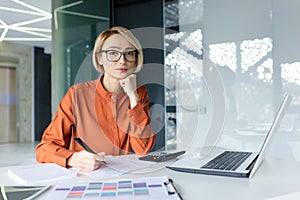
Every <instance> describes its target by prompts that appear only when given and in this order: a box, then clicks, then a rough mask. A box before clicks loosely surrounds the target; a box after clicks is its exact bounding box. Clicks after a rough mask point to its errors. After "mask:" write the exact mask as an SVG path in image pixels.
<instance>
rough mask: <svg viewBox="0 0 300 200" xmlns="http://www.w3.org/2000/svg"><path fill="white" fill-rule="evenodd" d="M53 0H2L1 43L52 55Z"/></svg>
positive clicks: (0, 12) (0, 7)
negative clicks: (41, 49)
mask: <svg viewBox="0 0 300 200" xmlns="http://www.w3.org/2000/svg"><path fill="white" fill-rule="evenodd" d="M51 18H52V16H51V0H1V2H0V41H5V42H13V43H18V44H24V45H30V46H38V47H43V48H45V52H46V53H51Z"/></svg>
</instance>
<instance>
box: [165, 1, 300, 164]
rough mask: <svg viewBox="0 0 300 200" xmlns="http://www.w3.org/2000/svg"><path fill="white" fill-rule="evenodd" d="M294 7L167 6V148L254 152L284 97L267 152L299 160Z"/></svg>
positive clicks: (299, 30) (299, 67) (299, 68)
mask: <svg viewBox="0 0 300 200" xmlns="http://www.w3.org/2000/svg"><path fill="white" fill-rule="evenodd" d="M299 9H300V3H299V2H298V1H296V0H288V1H284V2H282V1H279V0H266V1H259V0H254V1H253V0H245V1H239V0H230V1H217V0H192V1H191V0H171V1H168V0H166V1H165V28H166V32H165V33H166V34H165V49H166V56H165V85H166V88H167V91H166V105H167V115H168V118H167V119H168V121H167V123H166V125H167V128H166V130H167V138H168V142H167V144H168V149H174V148H180V149H188V150H191V151H193V150H196V152H200V151H201V150H204V149H206V147H208V148H210V147H211V146H215V145H218V146H224V147H227V148H233V149H249V150H253V151H255V150H258V148H259V147H260V146H261V143H262V142H263V140H264V139H265V136H266V134H267V132H268V129H269V128H270V126H271V123H272V121H273V117H274V115H275V114H276V112H277V109H278V108H279V105H280V103H281V101H282V99H283V96H284V94H286V93H289V94H291V95H293V96H294V99H293V101H292V105H291V106H290V109H289V111H288V113H287V115H286V116H285V118H284V120H283V122H282V124H281V128H280V131H279V133H278V134H277V136H276V138H275V141H274V143H273V145H272V147H271V150H270V153H271V154H272V155H274V156H283V155H285V156H290V157H291V158H295V159H299V160H300V156H299V155H297V154H295V152H297V151H299V148H300V137H299V133H300V129H299V125H298V124H299V123H297V121H299V118H300V117H299V115H300V112H299V111H300V87H299V84H300V83H299V80H300V64H299V63H300V55H299V53H297V52H299V48H300V38H299V37H298V36H299V34H300V27H299V26H298V25H296V22H297V21H298V19H300V14H299V12H297V10H299ZM168 107H169V108H173V111H174V110H175V111H176V112H168ZM174 122H175V123H174ZM283 149H284V152H285V153H286V154H285V153H281V152H279V151H281V150H283ZM199 150H200V151H199Z"/></svg>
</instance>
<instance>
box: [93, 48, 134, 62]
mask: <svg viewBox="0 0 300 200" xmlns="http://www.w3.org/2000/svg"><path fill="white" fill-rule="evenodd" d="M112 51H114V52H118V53H120V56H119V58H118V59H116V60H110V59H109V58H108V56H107V52H112ZM128 52H135V53H136V55H135V61H130V60H128V59H127V58H126V53H128ZM98 53H105V55H106V59H107V60H108V61H109V62H117V61H119V60H120V59H121V57H122V56H124V58H125V60H126V61H127V62H136V61H137V57H138V55H139V53H140V52H139V51H138V50H137V49H135V50H130V51H123V52H121V51H118V50H101V51H99V52H98Z"/></svg>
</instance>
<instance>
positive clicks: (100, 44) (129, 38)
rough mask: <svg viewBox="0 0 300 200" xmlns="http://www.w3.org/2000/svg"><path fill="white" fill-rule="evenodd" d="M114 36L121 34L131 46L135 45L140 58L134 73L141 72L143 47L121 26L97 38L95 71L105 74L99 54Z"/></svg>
mask: <svg viewBox="0 0 300 200" xmlns="http://www.w3.org/2000/svg"><path fill="white" fill-rule="evenodd" d="M114 34H120V35H121V36H122V37H124V38H125V39H126V40H127V41H128V42H129V43H130V44H131V45H133V46H134V47H135V48H136V50H138V52H139V53H138V57H137V61H136V69H135V70H134V73H136V72H139V71H140V70H141V68H142V65H143V59H144V56H143V51H142V46H141V44H140V42H139V41H138V39H137V38H136V37H135V36H134V35H133V33H132V32H131V31H129V30H128V29H127V28H124V27H121V26H115V27H112V28H110V29H107V30H104V31H102V32H101V33H100V34H99V36H98V37H97V39H96V41H95V45H94V50H93V57H92V59H93V65H94V67H95V69H96V70H97V71H98V72H101V73H103V72H104V69H103V66H102V65H101V64H100V63H98V60H97V53H99V52H100V51H101V50H102V47H103V44H104V42H105V41H106V40H107V39H108V38H109V37H110V36H112V35H114Z"/></svg>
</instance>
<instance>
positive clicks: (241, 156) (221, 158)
mask: <svg viewBox="0 0 300 200" xmlns="http://www.w3.org/2000/svg"><path fill="white" fill-rule="evenodd" d="M250 155H251V152H239V151H225V152H223V153H222V154H220V155H218V156H217V157H215V158H214V159H212V160H211V161H209V162H208V163H206V164H205V165H204V166H202V167H201V168H207V169H218V170H229V171H234V170H236V169H237V168H238V167H239V166H240V165H241V164H242V163H243V162H244V161H245V160H246V159H247V158H248V157H249V156H250Z"/></svg>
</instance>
